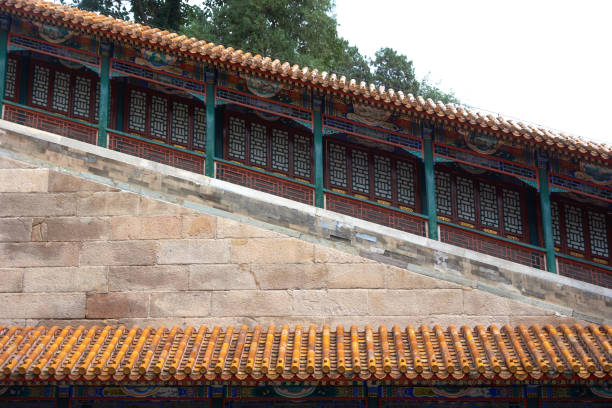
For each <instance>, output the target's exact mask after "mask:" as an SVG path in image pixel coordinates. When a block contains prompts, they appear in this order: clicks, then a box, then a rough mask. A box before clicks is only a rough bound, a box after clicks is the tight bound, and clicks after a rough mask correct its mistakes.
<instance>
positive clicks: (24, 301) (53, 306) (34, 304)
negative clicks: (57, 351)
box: [0, 293, 85, 319]
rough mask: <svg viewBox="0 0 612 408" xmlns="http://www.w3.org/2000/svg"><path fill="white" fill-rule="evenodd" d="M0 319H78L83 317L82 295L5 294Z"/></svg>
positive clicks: (83, 303)
mask: <svg viewBox="0 0 612 408" xmlns="http://www.w3.org/2000/svg"><path fill="white" fill-rule="evenodd" d="M0 302H1V303H2V307H0V318H6V319H9V318H10V319H18V318H28V319H38V318H50V319H80V318H83V317H85V294H84V293H54V294H47V293H5V294H2V295H0Z"/></svg>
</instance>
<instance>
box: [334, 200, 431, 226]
mask: <svg viewBox="0 0 612 408" xmlns="http://www.w3.org/2000/svg"><path fill="white" fill-rule="evenodd" d="M325 208H327V209H328V210H331V211H336V212H338V213H341V214H346V215H350V216H351V217H355V218H360V219H362V220H366V221H370V222H374V223H376V224H381V225H385V226H387V227H391V228H395V229H398V230H401V231H406V232H410V233H412V234H416V235H420V236H425V235H426V227H425V221H424V220H423V219H422V218H419V217H416V216H412V215H410V214H406V213H404V212H401V211H394V210H392V209H389V208H385V207H381V206H377V205H374V204H369V203H365V202H363V201H359V200H353V199H350V198H347V197H341V196H338V195H336V194H326V195H325Z"/></svg>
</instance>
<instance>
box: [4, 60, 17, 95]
mask: <svg viewBox="0 0 612 408" xmlns="http://www.w3.org/2000/svg"><path fill="white" fill-rule="evenodd" d="M16 95H17V60H16V59H14V58H9V59H8V60H7V62H6V83H5V85H4V97H5V98H7V99H13V98H15V96H16Z"/></svg>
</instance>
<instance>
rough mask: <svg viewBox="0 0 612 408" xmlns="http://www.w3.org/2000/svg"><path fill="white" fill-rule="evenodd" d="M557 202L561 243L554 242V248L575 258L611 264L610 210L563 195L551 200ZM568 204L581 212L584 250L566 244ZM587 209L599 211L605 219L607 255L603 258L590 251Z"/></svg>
mask: <svg viewBox="0 0 612 408" xmlns="http://www.w3.org/2000/svg"><path fill="white" fill-rule="evenodd" d="M551 201H552V202H555V203H556V204H557V208H558V209H559V235H560V237H561V245H560V246H559V245H557V244H556V243H555V250H556V251H557V252H560V253H562V254H566V255H570V256H574V257H576V258H582V259H586V260H589V261H593V262H595V263H599V264H603V265H610V264H612V215H611V214H610V211H608V210H606V209H604V208H600V207H596V206H593V205H588V204H584V203H578V202H576V201H572V200H569V199H567V198H563V197H555V198H553V199H552V200H551ZM566 204H569V205H572V206H574V207H577V208H579V209H580V210H581V212H582V232H583V237H584V251H579V250H577V249H574V248H570V247H568V245H567V234H566V224H565V205H566ZM589 210H591V211H594V212H598V213H601V214H603V215H604V216H605V219H606V228H607V233H608V257H607V258H604V257H602V256H601V255H595V254H593V253H592V252H591V235H590V233H589V232H590V231H589V215H588V212H589Z"/></svg>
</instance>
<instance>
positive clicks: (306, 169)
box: [293, 133, 312, 180]
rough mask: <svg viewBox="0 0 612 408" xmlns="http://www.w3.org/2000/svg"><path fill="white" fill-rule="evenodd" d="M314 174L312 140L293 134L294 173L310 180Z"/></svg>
mask: <svg viewBox="0 0 612 408" xmlns="http://www.w3.org/2000/svg"><path fill="white" fill-rule="evenodd" d="M311 172H312V138H310V137H308V136H305V135H301V134H299V133H294V134H293V173H294V174H295V175H296V176H297V177H302V178H305V179H306V180H310V178H311V174H312V173H311Z"/></svg>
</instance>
